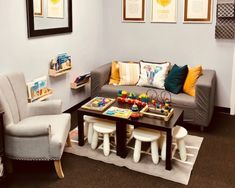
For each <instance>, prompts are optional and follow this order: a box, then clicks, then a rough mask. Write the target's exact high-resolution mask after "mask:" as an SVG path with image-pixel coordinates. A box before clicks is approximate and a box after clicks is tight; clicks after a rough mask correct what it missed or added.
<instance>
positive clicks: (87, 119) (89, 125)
mask: <svg viewBox="0 0 235 188" xmlns="http://www.w3.org/2000/svg"><path fill="white" fill-rule="evenodd" d="M83 119H84V135H85V136H87V140H88V143H89V144H91V141H92V136H93V124H94V123H95V122H97V121H99V120H100V119H99V118H96V117H93V116H87V115H85V116H84V117H83Z"/></svg>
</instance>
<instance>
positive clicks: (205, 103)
mask: <svg viewBox="0 0 235 188" xmlns="http://www.w3.org/2000/svg"><path fill="white" fill-rule="evenodd" d="M110 74H111V63H108V64H104V65H102V66H100V67H98V68H96V69H95V70H93V71H92V72H91V96H92V97H94V96H105V97H114V98H116V97H117V91H118V90H120V89H121V90H126V91H128V92H135V93H136V94H141V93H145V92H146V91H147V90H148V89H149V87H141V86H113V85H108V82H109V77H110ZM215 88H216V73H215V71H214V70H203V74H202V76H200V77H199V79H198V80H197V83H196V96H195V97H192V96H189V95H187V94H185V93H180V94H173V93H171V97H172V104H173V106H174V107H178V108H181V109H183V110H184V121H185V122H187V123H190V124H194V125H198V126H201V129H202V130H203V128H204V127H207V126H209V124H210V121H211V118H212V115H213V111H214V99H215ZM156 90H157V91H158V92H160V90H159V89H156Z"/></svg>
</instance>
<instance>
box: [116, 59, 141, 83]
mask: <svg viewBox="0 0 235 188" xmlns="http://www.w3.org/2000/svg"><path fill="white" fill-rule="evenodd" d="M119 73H120V82H119V85H136V83H137V82H138V80H139V75H140V67H139V64H138V63H134V62H133V63H123V62H119Z"/></svg>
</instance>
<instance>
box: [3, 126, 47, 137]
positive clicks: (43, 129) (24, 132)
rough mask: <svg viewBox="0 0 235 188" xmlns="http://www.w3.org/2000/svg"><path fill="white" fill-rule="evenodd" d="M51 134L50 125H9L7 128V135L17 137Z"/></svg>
mask: <svg viewBox="0 0 235 188" xmlns="http://www.w3.org/2000/svg"><path fill="white" fill-rule="evenodd" d="M50 132H51V126H50V125H49V124H36V123H35V124H31V125H29V124H23V123H19V124H9V125H7V126H6V127H5V133H6V134H7V135H10V136H16V137H37V136H48V135H49V134H50Z"/></svg>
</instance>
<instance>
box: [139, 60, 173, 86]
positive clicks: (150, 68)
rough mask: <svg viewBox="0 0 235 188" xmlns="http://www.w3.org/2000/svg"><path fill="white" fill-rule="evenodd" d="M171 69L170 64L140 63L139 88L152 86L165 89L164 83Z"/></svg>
mask: <svg viewBox="0 0 235 188" xmlns="http://www.w3.org/2000/svg"><path fill="white" fill-rule="evenodd" d="M169 68H170V63H168V62H165V63H146V62H143V61H141V62H140V80H139V82H138V83H137V85H138V86H150V87H156V88H159V89H165V87H164V83H165V79H166V76H167V74H168V71H169Z"/></svg>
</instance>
